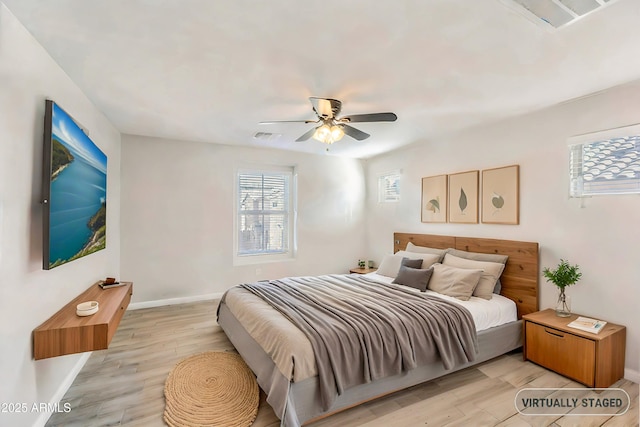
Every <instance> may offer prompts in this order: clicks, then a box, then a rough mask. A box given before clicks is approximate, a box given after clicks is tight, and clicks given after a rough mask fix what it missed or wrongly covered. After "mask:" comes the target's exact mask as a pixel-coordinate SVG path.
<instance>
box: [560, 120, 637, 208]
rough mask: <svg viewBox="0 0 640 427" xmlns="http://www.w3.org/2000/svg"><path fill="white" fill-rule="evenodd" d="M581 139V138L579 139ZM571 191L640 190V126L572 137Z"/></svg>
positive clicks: (573, 193) (580, 194) (574, 193)
mask: <svg viewBox="0 0 640 427" xmlns="http://www.w3.org/2000/svg"><path fill="white" fill-rule="evenodd" d="M578 141H580V142H578ZM571 142H578V143H574V144H573V145H571V146H570V151H571V152H570V166H569V171H570V195H571V197H585V196H593V195H601V194H630V193H640V126H630V127H625V128H619V129H613V130H611V131H605V132H598V133H597V134H591V135H584V136H580V137H574V138H572V140H571Z"/></svg>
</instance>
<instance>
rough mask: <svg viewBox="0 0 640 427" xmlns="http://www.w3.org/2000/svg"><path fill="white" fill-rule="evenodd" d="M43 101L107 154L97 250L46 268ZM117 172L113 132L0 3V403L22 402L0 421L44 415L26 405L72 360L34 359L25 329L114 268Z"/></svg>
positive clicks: (59, 387) (49, 394) (59, 380)
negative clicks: (102, 234)
mask: <svg viewBox="0 0 640 427" xmlns="http://www.w3.org/2000/svg"><path fill="white" fill-rule="evenodd" d="M45 98H49V99H53V100H55V101H56V102H58V103H59V104H60V105H61V106H62V107H63V108H64V109H65V110H66V111H67V112H68V113H69V114H71V115H72V116H73V117H74V118H75V119H76V120H78V121H80V122H81V123H82V124H83V125H84V126H85V127H86V128H87V129H88V130H89V131H90V136H91V138H92V140H93V141H94V142H95V143H96V144H97V145H98V146H99V147H100V148H101V149H102V150H103V151H104V152H105V154H106V155H107V157H108V184H107V186H108V194H107V201H108V208H107V209H108V211H107V221H108V222H107V233H108V234H107V248H106V249H105V250H103V251H100V252H98V253H95V254H92V255H89V256H87V257H85V258H82V259H80V260H77V261H74V262H72V263H69V264H66V265H63V266H60V267H57V268H55V269H53V270H50V271H43V270H42V243H41V241H42V208H41V205H40V198H41V188H40V179H41V165H42V144H43V142H42V135H43V126H44V106H45ZM119 174H120V134H119V133H118V132H117V131H116V130H115V129H114V128H113V127H112V126H111V124H110V123H109V122H108V121H107V120H106V119H105V117H104V116H103V115H102V114H101V113H100V112H99V111H98V110H96V108H95V107H94V106H93V105H92V104H91V103H90V102H89V101H88V99H87V98H86V97H85V96H84V95H83V94H82V92H81V91H80V90H79V88H78V87H77V86H76V85H75V84H74V83H73V82H72V81H71V80H70V79H69V78H68V76H67V75H66V74H64V72H63V71H62V70H61V69H60V68H59V67H58V65H57V64H56V63H55V62H54V61H53V59H51V57H49V55H48V54H47V53H46V52H45V51H44V49H42V47H41V46H40V45H39V44H38V43H37V42H36V41H35V40H34V39H33V38H32V37H31V35H30V34H29V33H28V32H27V30H26V29H25V28H24V27H23V26H22V25H21V24H20V23H19V22H18V21H17V19H16V18H15V17H14V16H13V15H12V14H11V13H10V12H9V11H8V10H7V8H6V7H5V6H4V5H3V4H2V3H0V378H1V380H0V402H2V403H9V402H13V403H26V404H27V405H28V407H29V413H26V414H7V413H0V425H3V426H5V425H6V426H9V425H11V426H27V425H33V424H40V423H42V422H44V420H46V419H47V417H48V414H39V413H37V412H33V413H32V412H30V410H31V406H32V405H33V404H34V403H48V402H50V401H54V400H56V398H57V399H59V398H61V397H62V393H64V391H65V390H64V386H65V385H66V386H68V385H70V384H69V383H68V380H69V378H68V374H69V373H70V372H72V371H73V369H74V368H76V367H77V364H78V363H79V362H81V361H82V356H80V355H70V356H63V357H57V358H51V359H44V360H40V361H34V360H33V358H32V346H31V333H32V331H33V329H34V328H35V327H37V326H38V325H39V324H40V323H42V322H44V321H45V320H46V319H47V318H49V316H51V315H52V314H54V313H55V312H56V311H58V310H59V309H60V308H62V306H64V305H65V304H66V303H67V302H69V301H70V300H71V299H73V298H74V297H76V296H77V295H78V294H79V293H81V292H82V291H83V290H84V289H86V288H87V287H89V286H90V285H91V284H92V283H94V282H95V281H96V280H97V279H99V278H100V277H105V276H106V275H107V274H110V275H115V276H118V275H119V264H120V237H119V236H120V200H119V198H120V195H119V192H120V177H119ZM71 379H73V378H71Z"/></svg>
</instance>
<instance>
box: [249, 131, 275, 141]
mask: <svg viewBox="0 0 640 427" xmlns="http://www.w3.org/2000/svg"><path fill="white" fill-rule="evenodd" d="M281 136H282V134H281V133H270V132H256V134H255V135H253V137H254V138H255V139H264V140H267V141H269V140H272V139H277V138H280V137H281Z"/></svg>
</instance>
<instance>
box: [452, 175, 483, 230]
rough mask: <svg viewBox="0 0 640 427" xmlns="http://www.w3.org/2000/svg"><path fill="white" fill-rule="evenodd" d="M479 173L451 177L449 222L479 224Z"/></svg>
mask: <svg viewBox="0 0 640 427" xmlns="http://www.w3.org/2000/svg"><path fill="white" fill-rule="evenodd" d="M479 173H480V172H479V171H477V170H476V171H469V172H461V173H456V174H453V175H449V222H456V223H468V224H477V223H478V175H479Z"/></svg>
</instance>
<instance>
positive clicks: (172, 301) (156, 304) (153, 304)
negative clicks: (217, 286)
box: [128, 292, 223, 310]
mask: <svg viewBox="0 0 640 427" xmlns="http://www.w3.org/2000/svg"><path fill="white" fill-rule="evenodd" d="M222 294H223V292H219V293H215V294H207V295H198V296H193V297H181V298H169V299H161V300H155V301H142V302H133V303H131V304H129V307H128V310H140V309H141V308H151V307H161V306H163V305H174V304H185V303H188V302H198V301H209V300H213V299H219V298H222Z"/></svg>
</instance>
